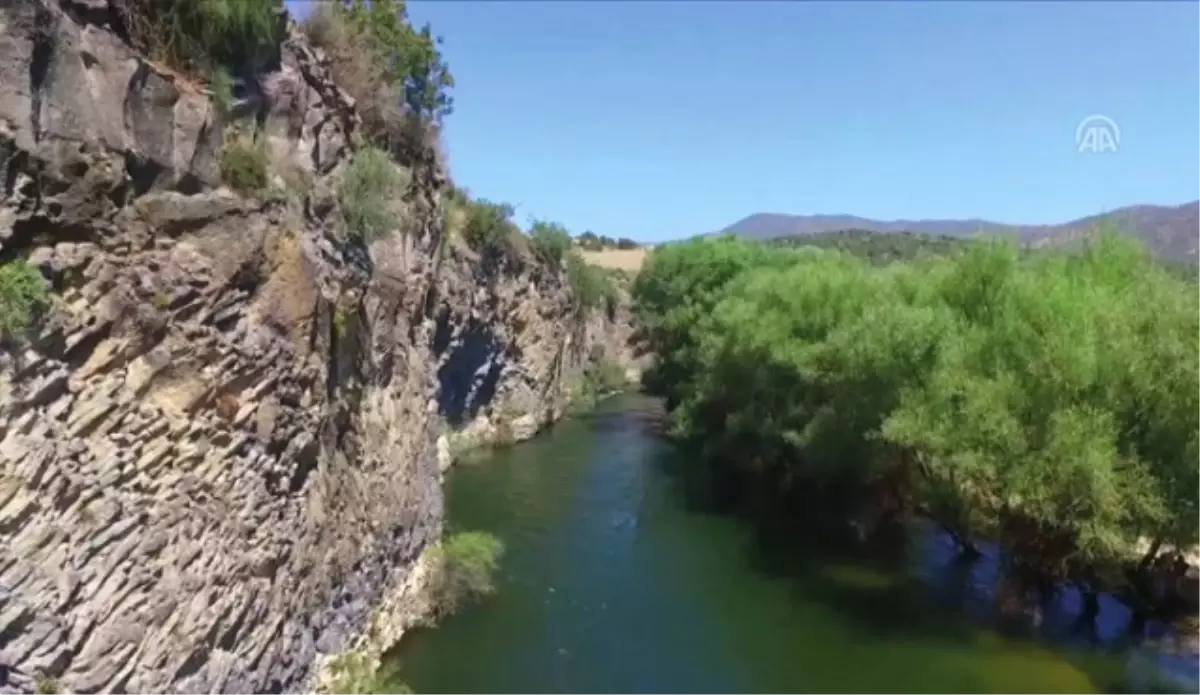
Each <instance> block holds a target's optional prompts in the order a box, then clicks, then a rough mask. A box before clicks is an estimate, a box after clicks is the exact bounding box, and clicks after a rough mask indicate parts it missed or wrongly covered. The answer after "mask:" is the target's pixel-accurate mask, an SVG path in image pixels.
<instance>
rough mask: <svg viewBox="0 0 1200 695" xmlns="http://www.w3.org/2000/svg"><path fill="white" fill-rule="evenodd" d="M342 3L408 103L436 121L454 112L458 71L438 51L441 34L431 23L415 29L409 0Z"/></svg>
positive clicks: (389, 77) (427, 117)
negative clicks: (436, 33)
mask: <svg viewBox="0 0 1200 695" xmlns="http://www.w3.org/2000/svg"><path fill="white" fill-rule="evenodd" d="M342 7H343V8H344V9H343V11H344V12H345V16H346V19H347V20H348V21H349V23H350V24H351V26H353V27H354V28H356V29H358V30H360V31H362V32H363V33H364V34H365V36H366V38H367V39H368V41H369V42H370V48H371V51H372V52H373V53H374V54H375V57H376V60H377V61H378V64H379V65H380V66H381V67H382V71H383V78H384V79H385V80H386V81H387V82H389V83H391V84H393V85H396V86H397V87H399V88H400V90H401V91H402V93H403V98H404V103H405V104H406V105H407V106H408V108H409V109H410V110H411V111H412V112H413V113H414V114H416V115H417V116H419V117H420V118H421V120H423V121H428V122H432V123H440V122H441V119H442V118H443V117H445V116H448V115H450V113H451V111H453V110H454V99H453V97H451V96H450V93H449V90H450V88H452V87H453V86H454V76H453V75H451V74H450V69H449V68H448V67H447V66H446V63H445V61H444V60H443V59H442V53H441V51H439V50H438V46H439V45H441V43H442V39H441V37H437V36H434V35H433V31H432V30H431V29H430V27H429V25H428V24H426V25H425V26H423V27H421V28H420V29H416V28H414V27H413V26H412V24H411V23H410V22H409V19H408V9H407V7H406V6H405V3H404V0H371V2H370V3H368V2H366V1H365V0H345V1H344V3H343V5H342Z"/></svg>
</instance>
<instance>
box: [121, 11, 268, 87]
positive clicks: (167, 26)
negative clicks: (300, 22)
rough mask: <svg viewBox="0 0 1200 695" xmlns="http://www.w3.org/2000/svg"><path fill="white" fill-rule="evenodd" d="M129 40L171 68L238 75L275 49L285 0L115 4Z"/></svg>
mask: <svg viewBox="0 0 1200 695" xmlns="http://www.w3.org/2000/svg"><path fill="white" fill-rule="evenodd" d="M115 5H116V7H117V10H118V13H119V15H120V17H121V19H122V22H123V24H124V25H125V29H126V30H127V31H128V34H129V36H130V39H131V40H132V41H133V43H134V45H135V46H137V47H138V48H139V49H141V50H142V51H144V52H145V53H147V54H149V55H150V56H152V57H154V58H155V59H157V60H160V61H163V62H165V63H167V64H169V65H171V66H173V67H176V68H179V69H182V70H186V71H189V72H200V73H211V72H213V71H214V70H216V69H217V68H218V67H222V66H224V67H226V68H229V69H231V70H232V71H234V72H237V71H239V70H240V69H242V68H245V67H246V66H248V65H253V64H254V63H255V62H256V61H258V60H261V59H262V58H263V57H265V56H267V55H270V54H271V53H272V52H273V51H274V50H276V48H277V46H278V44H279V41H280V39H281V38H282V36H281V33H280V29H281V28H282V27H281V23H280V15H281V13H282V12H283V2H282V0H117V2H116V3H115Z"/></svg>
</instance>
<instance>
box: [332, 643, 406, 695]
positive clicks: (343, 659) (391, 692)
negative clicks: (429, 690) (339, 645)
mask: <svg viewBox="0 0 1200 695" xmlns="http://www.w3.org/2000/svg"><path fill="white" fill-rule="evenodd" d="M329 671H330V674H331V676H332V682H331V683H330V684H329V685H330V689H331V690H332V691H333V692H335V693H348V694H350V695H385V694H388V695H398V694H402V693H411V692H412V689H411V688H409V687H408V685H406V684H405V683H404V682H403V681H401V680H400V679H399V667H398V666H397V665H395V663H394V662H392V663H391V664H385V665H384V666H383V667H381V668H379V669H375V668H373V666H372V663H371V662H370V661H369V660H368V659H367V658H366V657H365V656H364V655H362V654H360V653H358V652H343V653H341V654H338V655H337V656H335V657H333V659H332V660H331V662H330V664H329Z"/></svg>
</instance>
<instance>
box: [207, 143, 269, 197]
mask: <svg viewBox="0 0 1200 695" xmlns="http://www.w3.org/2000/svg"><path fill="white" fill-rule="evenodd" d="M219 166H220V169H221V180H222V181H224V182H225V184H226V185H228V186H229V187H230V188H232V189H233V190H235V191H237V192H238V193H241V194H242V195H254V194H255V193H258V192H259V191H262V190H263V189H265V188H266V187H267V183H268V181H269V178H268V176H269V173H268V168H269V166H270V156H269V155H268V154H267V148H266V143H264V142H263V141H261V140H259V141H255V140H254V139H253V138H252V137H251V136H249V135H239V136H235V137H231V138H229V139H228V141H226V143H225V145H224V146H223V147H222V148H221V153H220V162H219Z"/></svg>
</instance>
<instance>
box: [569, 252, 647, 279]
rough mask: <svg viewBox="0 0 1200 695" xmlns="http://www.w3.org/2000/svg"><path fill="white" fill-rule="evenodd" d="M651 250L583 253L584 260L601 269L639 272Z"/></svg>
mask: <svg viewBox="0 0 1200 695" xmlns="http://www.w3.org/2000/svg"><path fill="white" fill-rule="evenodd" d="M648 251H649V249H646V248H638V249H606V250H604V251H583V252H582V253H583V260H585V261H587V262H588V263H590V264H592V265H598V266H600V267H601V268H616V269H618V270H629V271H632V272H635V273H636V272H637V271H639V270H641V268H642V261H644V260H646V253H647V252H648Z"/></svg>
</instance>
